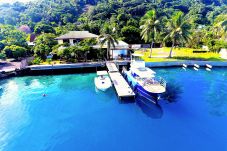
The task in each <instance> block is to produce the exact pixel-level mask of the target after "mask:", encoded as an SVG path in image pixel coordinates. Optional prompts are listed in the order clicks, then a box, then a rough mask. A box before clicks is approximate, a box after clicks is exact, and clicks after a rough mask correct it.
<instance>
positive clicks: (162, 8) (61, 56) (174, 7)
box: [0, 0, 227, 63]
mask: <svg viewBox="0 0 227 151" xmlns="http://www.w3.org/2000/svg"><path fill="white" fill-rule="evenodd" d="M0 14H1V16H0V59H1V58H2V59H4V58H15V59H18V60H19V59H20V58H23V57H27V56H34V57H35V59H34V61H33V62H34V63H40V62H43V61H45V60H46V59H48V56H49V55H53V59H55V60H64V61H68V62H76V61H86V60H87V59H88V60H90V59H93V60H94V59H101V58H104V57H105V58H109V54H108V53H109V51H105V50H104V49H98V50H93V49H92V47H91V45H92V44H97V41H95V40H94V39H88V40H85V41H82V42H80V43H79V44H78V45H76V46H69V45H68V44H64V45H59V44H57V42H56V40H55V39H54V38H56V37H57V36H59V35H61V34H65V33H67V32H68V31H72V30H88V31H89V32H91V33H94V34H97V35H100V36H99V40H98V42H100V45H103V44H104V43H106V44H107V48H108V49H110V47H111V46H112V47H114V43H116V42H117V41H118V40H123V41H125V42H127V43H129V44H150V48H151V49H147V50H148V51H149V55H147V52H146V53H145V54H146V55H147V57H148V60H152V58H149V57H153V56H155V53H154V51H153V50H154V49H156V47H160V46H165V48H164V49H167V48H166V47H170V48H168V50H169V55H168V56H169V57H173V58H171V59H185V57H178V58H177V57H176V54H178V51H177V48H180V47H187V48H191V49H193V50H200V49H201V48H202V46H203V45H206V46H208V48H209V50H210V52H209V55H214V56H216V53H217V52H219V51H220V49H221V48H227V2H226V1H224V0H190V1H189V0H171V1H170V0H155V1H154V0H117V1H113V0H92V1H91V0H86V1H84V0H49V1H46V0H33V1H31V2H29V3H20V2H16V3H12V4H0ZM34 35H35V37H36V40H35V46H29V45H28V43H27V41H29V40H30V39H32V38H31V37H32V36H34ZM65 47H67V48H65ZM62 48H65V49H62ZM174 51H177V53H175V52H174ZM182 51H184V49H182ZM173 54H174V55H173ZM197 55H198V56H200V58H201V59H205V60H206V57H205V56H207V53H201V54H197ZM203 56H204V58H203ZM211 58H212V56H211ZM171 59H170V60H171ZM191 59H194V58H193V57H192V58H191Z"/></svg>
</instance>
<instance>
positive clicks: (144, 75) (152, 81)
mask: <svg viewBox="0 0 227 151" xmlns="http://www.w3.org/2000/svg"><path fill="white" fill-rule="evenodd" d="M122 72H123V75H124V77H125V79H126V80H127V82H128V83H129V85H130V86H131V87H132V88H133V90H134V92H135V93H136V94H138V95H140V96H143V97H145V98H146V99H147V100H149V101H151V102H153V103H155V104H157V103H158V100H159V99H160V96H161V94H162V93H164V92H165V91H166V82H165V80H164V79H162V78H161V77H157V76H156V73H155V72H154V71H153V70H151V69H150V68H147V67H145V61H144V60H143V59H142V55H140V54H132V56H131V65H130V69H129V71H127V70H126V69H125V68H124V69H123V71H122Z"/></svg>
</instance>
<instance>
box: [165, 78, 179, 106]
mask: <svg viewBox="0 0 227 151" xmlns="http://www.w3.org/2000/svg"><path fill="white" fill-rule="evenodd" d="M182 92H183V91H182V87H181V86H180V85H179V84H177V83H175V82H170V83H168V84H167V85H166V92H165V93H163V94H162V99H163V100H166V101H167V102H169V103H173V102H176V101H178V100H179V98H180V96H181V93H182Z"/></svg>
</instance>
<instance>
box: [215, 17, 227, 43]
mask: <svg viewBox="0 0 227 151" xmlns="http://www.w3.org/2000/svg"><path fill="white" fill-rule="evenodd" d="M213 32H214V34H215V35H216V37H217V38H218V39H221V38H223V39H225V38H226V37H227V36H226V35H227V14H221V15H219V16H217V17H216V19H215V20H214V25H213Z"/></svg>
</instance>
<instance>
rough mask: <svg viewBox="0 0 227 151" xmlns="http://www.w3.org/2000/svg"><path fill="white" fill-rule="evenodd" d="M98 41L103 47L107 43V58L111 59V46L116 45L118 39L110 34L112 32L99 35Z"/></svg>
mask: <svg viewBox="0 0 227 151" xmlns="http://www.w3.org/2000/svg"><path fill="white" fill-rule="evenodd" d="M98 42H99V43H100V45H101V47H103V45H104V44H106V45H107V52H106V58H107V59H109V53H110V47H111V45H112V47H115V44H118V41H117V39H116V38H115V37H114V36H112V35H110V34H105V33H104V34H101V35H100V36H99V37H98Z"/></svg>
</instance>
